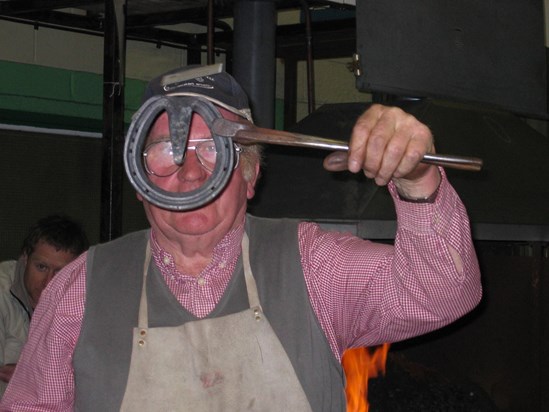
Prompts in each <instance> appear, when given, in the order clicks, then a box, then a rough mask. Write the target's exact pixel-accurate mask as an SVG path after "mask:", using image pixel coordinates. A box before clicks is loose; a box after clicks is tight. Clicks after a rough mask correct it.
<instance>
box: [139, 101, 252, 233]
mask: <svg viewBox="0 0 549 412" xmlns="http://www.w3.org/2000/svg"><path fill="white" fill-rule="evenodd" d="M220 111H221V113H222V115H223V116H224V117H225V118H227V119H230V120H238V119H239V118H238V116H237V115H235V114H233V113H231V112H228V111H226V110H223V109H221V110H220ZM207 138H211V133H210V130H209V129H208V126H207V125H206V124H205V123H204V121H203V119H202V118H201V117H200V116H198V115H197V114H194V115H193V118H192V121H191V127H190V133H189V143H188V145H189V146H192V145H193V141H196V140H200V139H207ZM165 139H169V127H168V117H167V115H166V114H162V115H161V116H160V117H159V118H158V119H157V121H156V122H155V123H154V125H153V127H152V129H151V131H150V133H149V138H148V140H147V144H150V143H152V142H154V141H157V140H165ZM242 164H243V162H242V161H241V162H240V164H239V166H238V167H237V168H236V169H235V170H234V171H233V174H232V176H231V178H230V180H229V183H228V185H227V186H226V187H225V189H224V190H223V191H222V193H221V194H220V195H219V196H218V197H217V198H216V199H215V200H213V201H212V202H210V203H208V204H206V205H205V206H202V207H200V208H198V209H195V210H191V211H185V212H176V211H170V210H164V209H161V208H159V207H157V206H155V205H152V204H150V203H149V202H148V201H146V200H144V199H143V198H142V197H141V196H140V195H138V198H139V199H140V200H141V201H142V202H143V204H144V208H145V212H146V214H147V218H148V219H149V222H150V223H151V226H152V227H153V228H154V229H155V230H157V232H159V233H158V234H159V240H161V241H162V238H165V240H168V241H170V242H181V241H182V240H184V239H190V238H192V239H193V240H198V238H200V240H202V241H205V242H206V243H213V244H215V243H217V242H218V241H219V240H220V239H221V238H222V237H223V236H224V235H225V234H226V233H227V232H228V231H229V230H231V229H232V228H234V227H236V226H237V225H238V224H240V222H242V219H243V218H244V214H245V213H246V207H247V201H248V199H251V198H252V197H253V196H254V193H255V189H254V188H255V182H256V180H257V175H258V173H259V165H256V167H255V168H254V170H253V172H252V173H251V175H252V178H251V179H249V180H246V179H245V178H244V177H243V174H242ZM210 175H211V172H208V171H207V170H206V169H205V168H204V167H203V166H201V164H200V162H199V161H198V159H197V157H196V153H195V151H194V150H188V151H187V153H186V156H185V161H184V163H183V165H182V167H181V168H180V169H179V170H178V171H177V172H176V173H175V174H173V175H171V176H167V177H158V176H154V175H149V178H150V179H151V181H152V182H153V183H154V184H155V185H157V186H158V187H159V188H161V189H164V190H166V191H168V192H177V193H184V192H189V191H191V190H195V189H198V188H199V187H201V186H203V185H204V182H205V181H206V179H208V177H210Z"/></svg>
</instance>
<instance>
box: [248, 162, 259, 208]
mask: <svg viewBox="0 0 549 412" xmlns="http://www.w3.org/2000/svg"><path fill="white" fill-rule="evenodd" d="M259 172H260V166H259V162H258V163H256V165H255V170H254V177H253V178H252V179H250V180H249V181H248V187H247V191H246V194H247V197H248V200H250V199H252V198H253V197H254V196H255V185H256V184H257V179H259Z"/></svg>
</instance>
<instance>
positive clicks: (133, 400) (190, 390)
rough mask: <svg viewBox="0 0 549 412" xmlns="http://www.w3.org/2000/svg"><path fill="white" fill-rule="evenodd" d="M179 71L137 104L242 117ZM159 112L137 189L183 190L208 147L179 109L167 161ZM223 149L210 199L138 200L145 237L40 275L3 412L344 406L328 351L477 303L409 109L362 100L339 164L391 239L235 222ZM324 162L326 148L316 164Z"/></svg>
mask: <svg viewBox="0 0 549 412" xmlns="http://www.w3.org/2000/svg"><path fill="white" fill-rule="evenodd" d="M192 70H195V71H196V70H197V69H196V68H195V69H192ZM188 73H189V72H188V71H186V70H180V71H178V72H175V73H169V74H167V75H166V76H161V77H159V78H158V79H155V80H153V81H152V82H151V83H150V85H149V88H148V91H147V92H146V97H154V96H158V95H171V96H194V97H195V98H197V99H206V100H207V101H209V102H212V103H214V104H215V105H216V107H217V108H218V110H219V113H220V114H221V115H222V116H223V117H225V118H226V119H229V120H234V121H240V122H246V121H249V120H250V116H249V109H248V106H247V99H246V96H245V94H244V93H243V91H242V89H241V88H240V86H239V85H238V84H237V83H236V82H235V81H234V79H233V78H232V77H230V76H229V75H228V74H226V73H224V72H221V73H214V72H209V71H208V68H204V72H202V73H198V74H195V77H192V76H189V75H188ZM194 73H196V72H194ZM189 77H192V78H189ZM171 115H173V113H172V114H171ZM168 120H169V115H168V114H167V113H162V114H160V115H159V116H158V118H156V120H155V121H154V123H153V124H152V127H151V128H150V130H149V131H148V135H147V136H148V137H147V142H146V144H145V145H144V148H143V152H142V153H138V154H137V155H142V156H143V162H144V165H145V168H146V171H147V173H148V178H149V179H150V182H151V183H152V184H153V185H155V186H156V187H158V188H160V189H161V190H162V191H164V193H166V192H167V193H187V192H190V191H193V190H196V189H197V188H200V187H201V186H202V185H203V184H204V183H205V182H206V181H207V179H208V178H209V177H210V176H211V175H212V170H213V167H214V165H215V161H216V147H215V145H213V144H212V134H211V131H210V128H209V127H208V125H207V122H206V121H205V120H204V119H203V118H202V117H201V116H199V115H198V114H196V113H195V114H193V115H192V118H191V117H189V120H190V121H189V123H190V124H189V125H188V126H189V132H188V136H189V141H188V143H187V150H186V155H185V158H184V161H183V162H182V163H181V164H178V163H176V162H175V161H174V157H173V153H172V149H173V148H172V143H171V141H170V128H169V123H168ZM172 120H173V119H172ZM235 151H236V153H235V156H237V158H238V157H239V161H238V162H236V163H237V165H236V167H235V168H234V170H233V172H232V176H231V178H230V180H229V182H228V184H227V186H226V187H225V188H224V190H223V191H222V192H221V193H220V194H219V195H218V196H217V197H215V198H214V199H212V200H211V201H210V202H209V203H207V204H205V205H203V206H200V207H197V208H195V209H191V210H185V211H174V210H172V209H170V208H163V207H159V206H157V205H156V204H154V202H151V201H149V200H146V199H148V197H147V196H146V194H145V193H140V194H138V197H139V198H140V199H141V200H142V201H143V206H144V208H145V212H146V215H147V218H148V220H149V222H150V225H151V229H150V230H147V231H143V232H138V233H133V234H129V235H127V236H124V237H122V238H120V239H117V240H114V241H112V242H110V243H107V244H104V245H100V246H97V247H95V248H92V249H90V251H89V252H88V253H87V254H85V255H83V256H81V257H80V258H79V259H77V261H75V263H74V264H72V265H70V267H68V268H67V269H66V270H64V271H63V272H62V273H61V274H60V275H58V276H57V277H56V278H55V279H54V281H53V282H52V284H51V286H50V288H48V291H47V294H45V296H43V298H42V300H41V302H40V305H39V307H38V310H37V313H39V316H37V317H36V320H35V321H33V322H34V323H33V326H32V333H31V336H30V343H29V345H28V346H27V347H26V348H25V350H24V352H23V356H22V360H21V362H20V364H19V367H18V368H17V371H16V373H15V375H14V378H13V379H12V382H11V384H10V387H9V388H8V391H7V393H6V396H5V398H4V400H3V403H2V407H3V408H4V409H7V410H56V411H68V410H73V409H77V410H81V411H88V410H89V411H97V410H100V411H114V410H131V411H135V410H140V411H153V410H154V411H157V410H162V411H164V410H166V411H167V410H170V411H179V410H189V411H242V410H252V411H288V410H291V411H307V410H313V411H338V410H339V411H343V410H345V396H344V378H343V371H342V368H341V364H340V360H341V355H342V353H343V351H344V350H345V349H347V348H350V347H356V346H371V345H376V344H379V343H382V342H393V341H397V340H402V339H406V338H408V337H411V336H415V335H419V334H422V333H426V332H428V331H431V330H434V329H436V328H440V327H442V326H444V325H446V324H448V323H450V322H452V321H453V320H455V319H456V318H458V317H460V316H462V315H463V314H465V313H467V312H468V311H470V310H471V309H472V308H473V307H475V305H476V304H477V303H478V302H479V300H480V297H481V286H480V274H479V268H478V264H477V260H476V256H475V252H474V249H473V246H472V242H471V237H470V231H469V222H468V218H467V215H466V212H465V210H464V207H463V205H462V203H461V202H460V200H459V198H458V196H457V195H456V193H455V192H454V190H453V189H452V187H451V186H450V184H449V183H448V181H447V180H446V177H445V174H444V171H443V170H442V169H439V168H437V167H435V166H428V165H425V164H422V163H420V159H421V158H422V156H423V155H424V154H425V153H428V152H433V151H434V145H433V139H432V136H431V133H430V131H429V130H428V128H427V127H426V126H424V125H423V124H421V123H419V122H418V121H417V120H416V119H415V118H413V117H411V116H409V115H408V114H406V113H404V112H402V111H401V110H398V109H396V108H388V107H383V106H378V105H375V106H373V107H372V108H370V109H369V110H368V111H367V112H365V113H364V114H363V115H362V116H361V117H360V118H359V119H358V121H357V123H356V126H355V128H354V131H353V134H352V138H351V142H350V152H349V157H348V160H347V163H346V165H347V168H348V169H349V170H350V171H351V172H359V171H361V170H362V171H363V172H364V173H365V174H366V176H368V177H369V178H372V179H375V181H376V183H377V184H379V185H385V184H389V190H390V192H391V194H392V196H393V199H394V202H395V206H396V211H397V215H398V221H399V224H398V234H397V237H396V240H395V245H394V247H393V246H389V245H382V244H375V243H372V242H369V241H367V240H363V239H359V238H356V237H353V236H351V235H349V234H343V233H333V232H325V231H323V230H322V229H321V228H320V227H319V226H318V225H316V224H313V223H306V222H301V223H297V222H294V221H291V220H271V219H261V218H255V217H253V216H250V215H249V214H247V213H246V207H247V201H248V199H251V198H252V197H253V196H254V191H255V185H256V181H257V178H258V174H259V167H260V166H259V163H260V153H259V151H258V149H257V147H254V146H244V145H242V146H240V145H237V144H235ZM340 163H341V159H340V158H338V157H337V155H336V157H335V158H333V157H332V158H329V159H327V161H326V163H325V165H326V167H327V168H328V169H332V168H334V169H335V168H339V167H340Z"/></svg>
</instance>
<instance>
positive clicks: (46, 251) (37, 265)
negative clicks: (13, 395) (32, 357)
mask: <svg viewBox="0 0 549 412" xmlns="http://www.w3.org/2000/svg"><path fill="white" fill-rule="evenodd" d="M87 248H88V240H87V237H86V235H85V233H84V231H83V229H82V228H81V227H80V225H79V224H78V223H76V222H74V221H72V220H71V219H69V218H67V217H64V216H58V215H52V216H47V217H44V218H42V219H40V220H39V221H38V222H36V223H35V224H34V225H33V226H32V227H31V228H30V229H29V232H28V233H27V235H26V237H25V240H24V241H23V246H22V248H21V255H20V258H19V260H17V261H15V260H10V261H5V262H2V263H0V348H1V352H0V356H1V361H2V366H1V367H0V379H1V380H2V383H1V385H0V395H2V394H3V393H4V391H5V389H6V386H7V382H9V380H10V378H11V376H12V374H13V371H14V369H15V364H16V363H17V360H18V359H19V355H20V353H21V349H22V348H23V345H24V344H25V342H26V340H27V334H28V329H29V321H30V319H31V316H32V313H33V311H34V308H35V307H36V305H37V303H38V300H39V299H40V295H41V293H42V291H43V290H44V288H45V287H46V286H47V285H48V283H49V282H50V281H51V279H52V278H53V276H54V275H55V274H56V273H57V272H59V271H60V270H61V269H62V268H63V267H64V266H65V265H67V264H68V263H69V262H71V261H73V260H74V259H75V258H76V257H77V256H78V255H80V254H81V253H82V252H84V251H85V250H86V249H87Z"/></svg>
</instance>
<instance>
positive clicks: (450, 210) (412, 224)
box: [388, 168, 459, 234]
mask: <svg viewBox="0 0 549 412" xmlns="http://www.w3.org/2000/svg"><path fill="white" fill-rule="evenodd" d="M439 171H440V177H441V179H440V185H439V187H438V189H437V190H436V191H435V193H436V194H435V197H434V199H433V201H432V202H421V201H420V202H414V201H412V202H410V201H407V200H404V199H402V198H401V197H400V195H399V193H398V191H397V188H396V186H395V185H394V183H393V182H389V185H388V188H389V192H390V193H391V196H392V197H393V201H394V202H395V209H396V213H397V217H398V227H399V229H405V230H408V231H411V232H414V233H417V234H430V233H433V231H435V232H437V233H443V232H445V231H447V230H448V229H449V225H451V221H452V217H453V215H454V213H455V208H456V204H457V202H456V201H457V200H458V199H459V198H458V196H457V193H456V192H455V191H454V189H453V188H452V186H451V185H450V183H449V182H448V179H447V177H446V173H445V172H444V169H443V168H439ZM430 197H431V196H430Z"/></svg>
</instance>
